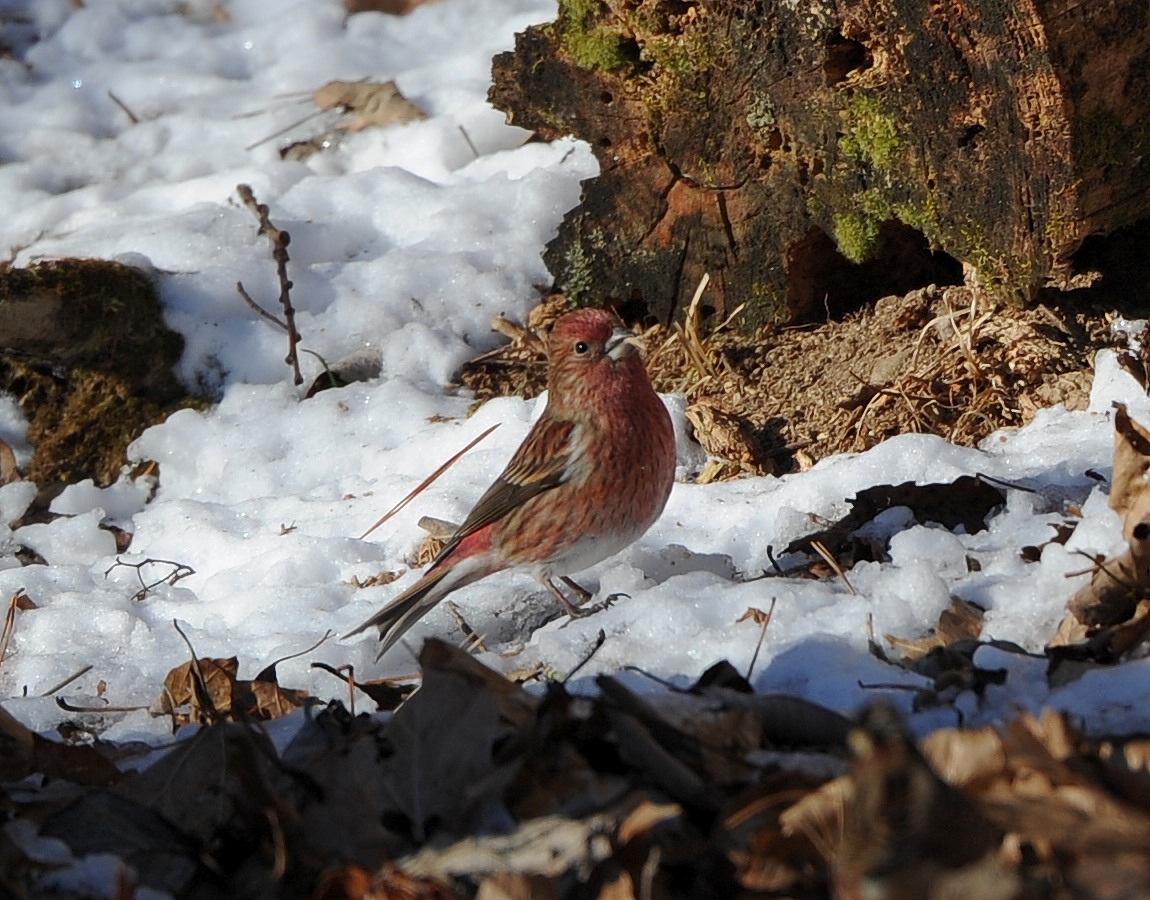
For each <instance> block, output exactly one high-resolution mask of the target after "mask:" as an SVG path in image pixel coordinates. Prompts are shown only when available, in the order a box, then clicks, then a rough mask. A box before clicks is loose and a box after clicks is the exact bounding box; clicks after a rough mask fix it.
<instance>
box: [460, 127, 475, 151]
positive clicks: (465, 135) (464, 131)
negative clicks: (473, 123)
mask: <svg viewBox="0 0 1150 900" xmlns="http://www.w3.org/2000/svg"><path fill="white" fill-rule="evenodd" d="M459 133H460V134H461V135H463V139H464V140H465V141H467V146H468V147H470V148H471V152H472V153H474V154H475V158H476V159H479V151H478V150H477V149H476V147H475V144H473V143H472V141H471V135H469V134H468V133H467V129H466V128H464V127H463V126H462V125H460V126H459Z"/></svg>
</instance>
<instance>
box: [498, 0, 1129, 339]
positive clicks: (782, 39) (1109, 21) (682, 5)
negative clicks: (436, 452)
mask: <svg viewBox="0 0 1150 900" xmlns="http://www.w3.org/2000/svg"><path fill="white" fill-rule="evenodd" d="M493 74H494V84H493V87H492V89H491V93H490V99H491V101H492V102H493V104H494V105H495V106H496V107H498V108H500V109H503V110H505V111H506V112H507V114H508V118H509V120H510V121H512V122H514V123H515V124H517V125H521V126H523V127H525V128H530V129H533V130H535V131H536V132H537V133H538V134H539V135H540V136H541V137H543V138H546V139H553V138H557V137H559V136H562V135H567V134H573V135H575V136H576V137H579V138H582V139H584V140H587V141H588V142H590V144H591V145H592V147H593V148H594V151H595V154H596V156H597V158H598V161H599V164H600V174H599V175H598V176H597V177H596V178H594V179H591V180H590V181H588V182H586V183H585V185H584V196H583V200H582V203H581V204H580V205H579V206H578V207H577V208H576V209H574V210H572V211H571V212H570V213H568V215H567V216H566V218H565V219H564V221H563V224H562V226H561V227H560V229H559V233H558V235H557V236H556V238H555V239H553V240H552V242H551V243H550V244H549V245H548V248H547V251H546V254H545V261H546V263H547V265H548V267H549V269H550V270H551V272H552V273H553V274H554V275H555V277H556V286H557V288H559V289H561V290H563V291H565V292H567V293H568V294H570V295H572V296H573V297H575V298H576V299H577V300H581V301H585V302H602V301H603V300H604V299H613V300H614V301H616V303H622V304H627V303H634V304H636V305H637V306H638V307H639V308H642V307H646V308H647V309H649V310H650V311H651V312H653V313H654V314H655V316H656V317H657V318H658V319H660V320H662V321H664V322H670V321H671V319H672V318H673V317H674V314H675V313H676V311H678V310H680V309H682V308H684V307H685V305H686V303H687V301H688V300H689V299H690V294H691V290H692V289H693V287H694V285H695V284H696V283H697V282H698V280H699V277H700V275H701V274H702V273H703V272H709V273H710V274H711V277H712V279H713V280H714V282H715V287H716V288H717V290H715V291H713V293H712V296H710V297H709V298H708V300H709V302H711V303H712V305H713V307H714V308H715V310H716V312H717V313H718V314H719V316H725V315H726V314H727V313H728V312H729V311H730V310H731V309H733V308H734V307H735V306H737V305H738V304H740V303H743V302H747V303H748V304H749V306H748V314H747V317H746V319H745V322H746V323H748V324H753V323H754V322H756V321H760V322H761V321H768V320H775V321H795V320H802V319H809V318H821V317H822V316H823V315H824V314H825V313H824V310H826V311H831V312H833V311H834V310H835V309H842V308H845V307H849V306H851V305H853V304H856V303H858V302H860V301H863V300H868V299H875V298H877V297H879V296H884V295H887V294H893V293H903V292H905V291H906V290H909V289H911V288H913V287H916V286H920V285H923V284H927V283H930V282H935V283H939V284H942V283H955V282H956V281H958V280H959V279H961V277H962V270H961V267H960V263H961V264H965V265H966V266H967V267H968V271H970V272H973V273H976V275H977V278H978V280H979V282H980V283H981V284H982V285H983V287H985V288H986V289H987V290H988V291H989V292H990V293H991V294H992V295H994V296H997V297H999V298H1007V299H1014V300H1019V299H1021V300H1025V299H1027V298H1031V297H1033V295H1034V294H1035V292H1036V291H1037V290H1038V289H1039V288H1041V287H1043V286H1045V285H1048V284H1052V283H1059V282H1060V281H1063V280H1065V279H1066V278H1068V277H1069V275H1070V274H1071V271H1072V257H1073V255H1074V253H1075V251H1076V250H1077V249H1078V248H1079V247H1080V246H1081V244H1082V242H1083V240H1084V239H1085V238H1086V237H1087V236H1089V235H1092V234H1106V233H1110V232H1112V231H1114V230H1117V229H1120V228H1122V227H1124V226H1126V225H1128V224H1131V223H1133V222H1136V221H1138V220H1139V219H1141V218H1143V217H1144V216H1145V214H1146V209H1147V201H1148V199H1150V153H1148V152H1147V150H1148V149H1150V117H1148V116H1147V115H1146V113H1145V110H1146V109H1147V108H1150V8H1148V7H1147V5H1146V3H1145V0H1097V2H1093V3H1081V2H1078V0H816V2H812V3H793V2H783V0H762V2H756V3H746V2H741V3H733V2H725V3H720V2H717V0H709V2H701V0H699V2H671V0H562V2H561V3H560V5H559V14H558V17H557V19H556V21H554V22H550V23H546V24H542V25H537V26H533V27H531V28H529V29H527V31H526V32H524V33H523V34H520V35H519V36H518V37H517V39H516V47H515V50H514V51H512V52H508V53H504V54H502V55H500V56H498V57H496V59H495V62H494V72H493Z"/></svg>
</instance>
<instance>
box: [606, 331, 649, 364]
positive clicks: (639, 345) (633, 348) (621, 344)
mask: <svg viewBox="0 0 1150 900" xmlns="http://www.w3.org/2000/svg"><path fill="white" fill-rule="evenodd" d="M603 349H604V350H606V352H607V356H609V357H610V358H611V359H613V360H615V361H616V362H618V361H619V360H621V359H626V358H627V357H628V356H634V355H635V354H636V353H638V352H639V351H640V350H642V349H643V342H642V341H641V340H639V336H638V335H637V334H635V333H633V332H631V331H630V330H628V329H626V328H623V327H622V326H620V327H619V328H616V329H615V330H614V331H612V332H611V336H610V337H609V338H607V343H606V344H605V345H604V348H603Z"/></svg>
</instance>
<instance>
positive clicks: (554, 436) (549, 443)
mask: <svg viewBox="0 0 1150 900" xmlns="http://www.w3.org/2000/svg"><path fill="white" fill-rule="evenodd" d="M575 428H576V426H575V423H574V422H571V421H561V420H557V419H554V418H549V417H547V416H546V415H545V416H544V417H543V418H542V419H540V420H539V421H537V422H536V423H535V426H534V427H533V428H532V429H531V431H530V432H529V433H528V434H527V437H526V438H525V439H524V440H523V443H522V444H520V445H519V449H518V450H516V451H515V455H514V456H513V457H511V461H510V462H509V463H508V464H507V468H505V469H504V470H503V472H502V474H500V476H499V477H498V478H496V479H495V482H494V483H493V484H492V485H491V487H489V488H488V489H487V492H486V493H485V494H484V495H483V496H482V497H480V498H479V502H478V503H476V504H475V507H474V509H472V510H471V512H470V513H468V515H467V518H466V519H464V521H463V524H462V525H460V526H459V528H458V529H457V530H456V532H455V534H453V535H452V536H451V539H450V540H449V541H448V542H447V544H446V546H445V547H444V548H443V550H441V551H440V553H439V556H437V557H436V559H435V563H438V562H439V561H440V560H441V559H443V558H444V557H446V556H447V555H448V554H449V553H450V552H451V551H452V550H454V549H455V547H456V546H457V545H458V544H459V542H460V541H462V540H463V539H464V538H466V537H467V536H468V535H471V534H474V533H475V532H476V531H478V530H479V529H481V528H483V527H484V526H485V525H490V524H491V523H492V522H495V521H498V520H499V519H502V518H503V517H504V516H505V515H507V514H508V513H510V512H512V511H513V510H515V509H518V508H519V507H520V506H522V505H523V504H524V503H526V502H527V501H528V500H530V499H531V498H532V497H535V496H538V495H539V494H542V493H543V492H544V491H549V490H551V489H552V488H555V487H558V486H559V485H561V484H562V483H563V482H564V481H566V480H567V478H568V470H569V468H570V463H571V457H572V438H573V436H574V433H575ZM435 563H433V564H432V565H435Z"/></svg>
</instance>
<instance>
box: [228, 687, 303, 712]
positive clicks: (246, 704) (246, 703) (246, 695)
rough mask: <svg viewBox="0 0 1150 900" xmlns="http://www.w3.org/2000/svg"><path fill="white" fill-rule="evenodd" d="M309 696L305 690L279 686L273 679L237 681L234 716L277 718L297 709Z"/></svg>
mask: <svg viewBox="0 0 1150 900" xmlns="http://www.w3.org/2000/svg"><path fill="white" fill-rule="evenodd" d="M309 696H310V695H309V694H308V692H307V691H302V690H296V689H293V688H283V687H280V686H279V684H278V683H277V682H276V681H274V680H255V681H237V682H236V683H235V697H234V700H233V702H234V703H235V713H236V718H237V719H239V720H241V721H242V720H243V719H244V718H249V719H278V718H279V717H280V716H286V715H287V714H288V713H290V712H292V711H293V710H296V709H299V707H300V706H301V705H303V702H304V701H305V700H307V699H308V697H309Z"/></svg>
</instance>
